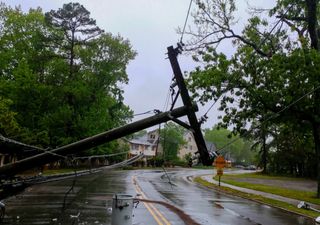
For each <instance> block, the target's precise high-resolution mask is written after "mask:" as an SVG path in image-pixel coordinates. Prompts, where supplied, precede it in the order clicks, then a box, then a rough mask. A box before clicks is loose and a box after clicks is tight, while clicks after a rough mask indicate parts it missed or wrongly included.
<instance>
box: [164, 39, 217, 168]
mask: <svg viewBox="0 0 320 225" xmlns="http://www.w3.org/2000/svg"><path fill="white" fill-rule="evenodd" d="M167 49H168V56H169V60H170V63H171V67H172V70H173V73H174V76H175V79H176V82H177V85H178V87H179V90H180V95H181V98H182V102H183V104H184V106H186V107H187V109H188V114H187V117H188V120H189V123H190V126H191V131H192V133H193V136H194V139H195V142H196V144H197V147H198V151H199V153H200V158H201V162H202V163H203V164H204V165H207V166H209V165H212V161H213V159H211V158H210V155H209V152H208V150H207V146H206V143H205V141H204V138H203V135H202V132H201V128H200V123H199V122H198V120H197V116H196V114H195V111H194V110H193V109H192V107H191V106H192V105H193V104H192V102H191V98H190V96H189V93H188V90H187V88H186V84H185V82H184V78H183V75H182V72H181V69H180V65H179V62H178V59H177V56H178V54H179V52H180V49H179V45H178V47H177V48H173V46H170V47H168V48H167Z"/></svg>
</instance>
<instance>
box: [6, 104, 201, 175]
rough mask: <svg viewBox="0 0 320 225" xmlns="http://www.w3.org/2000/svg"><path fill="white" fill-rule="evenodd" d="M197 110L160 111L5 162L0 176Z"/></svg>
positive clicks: (47, 161) (188, 107)
mask: <svg viewBox="0 0 320 225" xmlns="http://www.w3.org/2000/svg"><path fill="white" fill-rule="evenodd" d="M197 110H198V108H197V106H196V105H187V106H182V107H179V108H176V109H173V110H172V111H169V112H162V113H159V114H157V115H154V116H151V117H148V118H145V119H142V120H139V121H136V122H133V123H130V124H127V125H124V126H122V127H118V128H114V129H112V130H109V131H106V132H103V133H101V134H97V135H95V136H93V137H89V138H86V139H83V140H80V141H77V142H74V143H71V144H68V145H65V146H62V147H59V148H56V149H54V150H51V151H46V152H43V153H41V154H38V155H35V156H32V157H29V158H25V159H22V160H19V161H17V162H15V163H10V164H6V165H4V166H3V167H0V176H8V177H9V176H13V175H15V174H17V173H19V172H23V171H25V170H28V169H32V168H35V167H38V166H41V165H45V164H47V163H50V162H54V161H57V160H58V159H60V158H61V157H59V155H62V156H66V155H69V154H73V153H79V152H81V151H83V150H87V149H90V148H93V147H96V146H99V145H102V144H104V143H106V142H110V141H113V140H116V139H118V138H121V137H124V136H126V135H129V134H132V133H134V132H137V131H140V130H143V129H146V128H148V127H152V126H154V125H157V124H159V123H164V122H167V121H169V120H171V119H172V118H178V117H182V116H185V115H187V113H188V112H190V111H192V112H194V111H197Z"/></svg>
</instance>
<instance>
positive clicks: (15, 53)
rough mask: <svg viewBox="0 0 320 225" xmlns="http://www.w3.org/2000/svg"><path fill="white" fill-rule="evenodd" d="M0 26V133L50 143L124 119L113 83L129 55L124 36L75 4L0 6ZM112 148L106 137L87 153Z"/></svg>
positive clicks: (120, 78) (122, 76)
mask: <svg viewBox="0 0 320 225" xmlns="http://www.w3.org/2000/svg"><path fill="white" fill-rule="evenodd" d="M0 29H1V30H0V58H1V60H0V99H1V104H0V105H1V106H0V108H1V110H5V112H6V115H8V116H6V117H7V120H6V121H12V122H10V123H9V122H8V123H6V124H4V123H2V122H1V126H0V132H1V133H2V134H4V135H9V133H13V132H12V130H13V131H14V130H16V129H19V131H20V132H17V133H16V132H14V133H15V135H12V137H13V136H14V137H15V139H17V140H19V141H22V142H25V143H27V144H33V145H39V146H41V147H45V148H46V147H50V148H55V147H57V146H61V145H65V144H68V143H70V142H74V141H77V140H79V139H82V138H85V137H88V136H92V135H94V134H97V133H100V132H102V131H105V130H108V129H111V128H113V127H116V126H120V125H122V124H124V123H126V122H127V121H128V120H129V119H130V117H131V115H132V112H131V110H130V109H129V108H128V107H127V106H126V105H124V103H123V90H122V89H121V87H120V85H121V84H124V83H127V82H128V76H127V74H126V67H127V64H128V63H129V61H130V60H133V59H134V57H135V55H136V53H135V52H134V51H133V50H132V48H131V45H130V43H129V41H128V40H125V39H123V38H122V37H120V36H114V35H112V34H110V33H104V32H103V31H102V30H101V29H100V28H98V27H97V26H96V25H95V21H94V20H93V19H92V18H90V13H89V12H88V11H87V10H86V9H85V8H84V7H83V6H82V5H80V4H78V3H69V4H65V5H64V6H63V8H62V9H59V10H57V11H54V10H53V11H50V12H49V13H47V14H46V15H44V14H43V12H42V10H41V9H40V8H38V9H30V10H29V12H27V13H24V12H22V10H21V9H20V8H14V9H13V8H10V7H7V6H5V5H4V4H1V7H0ZM1 121H2V120H1ZM8 124H12V125H10V126H12V127H8ZM4 127H5V128H4ZM118 147H119V144H118V143H117V142H114V143H108V144H107V145H106V146H104V147H99V148H95V149H92V150H90V151H89V153H90V154H101V153H107V152H112V151H116V150H117V148H118Z"/></svg>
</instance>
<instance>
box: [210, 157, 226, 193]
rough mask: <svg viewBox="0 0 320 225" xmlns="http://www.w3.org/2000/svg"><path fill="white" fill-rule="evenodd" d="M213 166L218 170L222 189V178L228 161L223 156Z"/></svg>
mask: <svg viewBox="0 0 320 225" xmlns="http://www.w3.org/2000/svg"><path fill="white" fill-rule="evenodd" d="M213 165H214V166H215V167H216V168H217V175H218V176H219V187H220V180H221V176H222V175H223V168H224V167H225V165H226V160H225V159H224V158H223V156H221V155H219V156H218V157H217V158H216V159H215V160H214V163H213Z"/></svg>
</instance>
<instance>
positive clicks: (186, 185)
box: [3, 169, 314, 225]
mask: <svg viewBox="0 0 320 225" xmlns="http://www.w3.org/2000/svg"><path fill="white" fill-rule="evenodd" d="M210 173H212V175H213V171H212V170H195V169H171V170H168V171H167V173H165V172H164V171H163V170H128V171H124V170H115V171H113V170H112V171H104V172H101V173H98V174H93V175H88V176H83V177H77V178H76V179H67V180H61V181H55V182H50V183H44V184H39V185H35V186H32V187H30V188H28V189H26V190H25V191H24V192H23V193H21V194H19V195H17V196H13V197H11V198H9V199H6V200H5V203H6V216H5V218H4V221H3V224H28V225H35V224H79V225H80V224H101V225H107V224H108V225H109V224H111V212H110V208H111V207H112V196H113V194H114V193H127V194H130V195H133V196H134V197H135V196H137V194H138V196H137V197H138V198H144V199H149V200H153V201H162V202H167V203H169V204H171V205H173V207H177V208H180V209H181V210H182V211H183V212H184V213H185V214H187V215H189V216H190V217H191V218H192V220H194V221H195V222H196V223H198V224H203V225H206V224H208V225H211V224H212V225H233V224H237V225H251V224H255V225H258V224H262V225H269V224H270V225H271V224H272V225H285V224H288V225H289V224H290V225H295V224H296V225H311V224H314V222H313V221H312V220H311V219H307V218H305V217H302V216H298V215H295V214H291V213H288V212H285V211H282V210H279V209H275V208H271V207H269V206H266V205H261V204H258V203H255V202H253V201H250V200H245V199H242V198H238V197H234V196H227V195H224V194H220V193H216V192H214V191H213V190H210V189H207V188H204V187H201V186H199V185H197V184H195V183H193V182H192V176H198V175H202V174H210ZM73 183H74V186H72V184H73ZM72 187H73V188H72ZM66 193H68V194H67V195H66ZM133 214H134V217H133V224H135V225H169V224H172V225H183V224H185V223H184V222H183V220H182V219H181V218H180V216H181V215H179V214H176V212H175V211H174V210H172V209H171V208H170V207H169V208H168V207H165V206H163V205H160V204H156V203H150V202H149V203H146V202H140V203H139V204H138V205H137V207H136V208H134V210H133Z"/></svg>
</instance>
